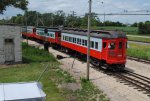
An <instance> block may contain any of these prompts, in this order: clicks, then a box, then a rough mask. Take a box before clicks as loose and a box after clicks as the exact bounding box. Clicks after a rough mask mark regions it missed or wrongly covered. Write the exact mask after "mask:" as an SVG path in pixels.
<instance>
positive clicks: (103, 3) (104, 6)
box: [101, 1, 106, 26]
mask: <svg viewBox="0 0 150 101" xmlns="http://www.w3.org/2000/svg"><path fill="white" fill-rule="evenodd" d="M101 3H102V4H103V6H104V26H105V17H106V14H105V5H104V2H103V1H102V2H101Z"/></svg>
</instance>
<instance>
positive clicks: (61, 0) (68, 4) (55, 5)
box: [0, 0, 150, 23]
mask: <svg viewBox="0 0 150 101" xmlns="http://www.w3.org/2000/svg"><path fill="white" fill-rule="evenodd" d="M102 1H104V3H102ZM28 8H29V10H36V11H38V12H40V13H45V12H56V11H57V10H63V11H64V12H65V13H67V14H69V13H71V11H75V12H76V15H78V16H79V15H84V14H85V13H87V12H88V0H29V5H28ZM124 10H128V11H137V10H150V0H92V12H96V13H98V14H99V13H104V12H105V13H119V12H124ZM18 13H23V12H22V11H21V10H19V9H16V8H12V7H8V9H7V11H6V13H5V16H11V15H15V14H18ZM0 18H1V17H0ZM99 18H100V20H101V21H102V20H103V19H104V17H103V16H99ZM106 20H112V21H121V22H124V23H126V22H128V23H133V22H137V21H145V20H149V19H148V17H147V16H106Z"/></svg>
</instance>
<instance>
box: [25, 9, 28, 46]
mask: <svg viewBox="0 0 150 101" xmlns="http://www.w3.org/2000/svg"><path fill="white" fill-rule="evenodd" d="M27 14H28V11H26V13H25V23H26V34H27V33H28V29H27V27H28V21H27V20H28V15H27ZM26 39H27V45H28V36H27V37H26Z"/></svg>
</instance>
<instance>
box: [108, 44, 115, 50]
mask: <svg viewBox="0 0 150 101" xmlns="http://www.w3.org/2000/svg"><path fill="white" fill-rule="evenodd" d="M108 48H109V49H111V50H113V49H115V48H116V44H115V43H114V42H111V43H110V44H109V46H108Z"/></svg>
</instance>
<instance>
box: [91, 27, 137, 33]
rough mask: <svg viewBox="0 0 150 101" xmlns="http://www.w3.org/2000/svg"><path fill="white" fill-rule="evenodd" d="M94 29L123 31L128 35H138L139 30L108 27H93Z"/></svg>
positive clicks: (135, 28)
mask: <svg viewBox="0 0 150 101" xmlns="http://www.w3.org/2000/svg"><path fill="white" fill-rule="evenodd" d="M92 29H101V30H116V31H123V32H125V33H127V34H137V33H138V28H137V27H114V26H107V27H92Z"/></svg>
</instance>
